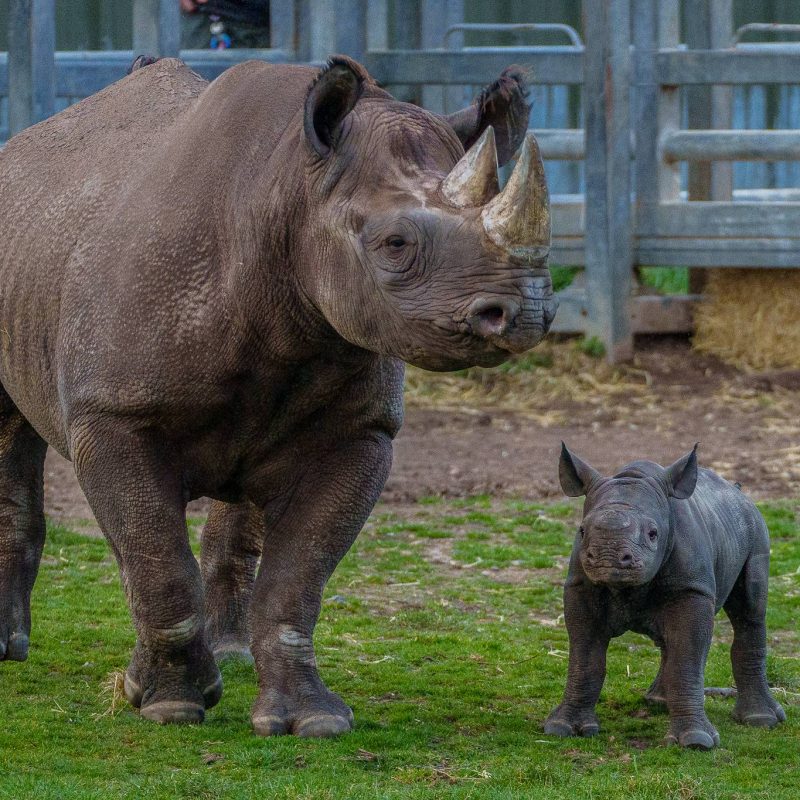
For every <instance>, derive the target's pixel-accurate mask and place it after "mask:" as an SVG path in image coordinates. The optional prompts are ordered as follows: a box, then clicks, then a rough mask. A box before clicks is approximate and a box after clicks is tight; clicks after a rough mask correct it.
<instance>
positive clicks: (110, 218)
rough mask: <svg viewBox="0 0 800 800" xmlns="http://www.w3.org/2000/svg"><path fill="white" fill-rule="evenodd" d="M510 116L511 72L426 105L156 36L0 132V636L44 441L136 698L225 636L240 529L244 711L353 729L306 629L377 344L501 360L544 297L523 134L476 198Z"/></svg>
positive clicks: (542, 211)
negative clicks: (111, 71) (86, 524)
mask: <svg viewBox="0 0 800 800" xmlns="http://www.w3.org/2000/svg"><path fill="white" fill-rule="evenodd" d="M527 116H528V107H527V104H526V101H525V94H524V85H523V80H522V77H521V74H520V72H519V71H518V70H510V71H507V72H506V73H504V75H503V76H502V77H501V78H500V79H499V80H498V81H497V82H496V83H495V84H494V85H493V86H491V87H488V88H487V89H486V90H485V91H484V92H483V93H482V95H481V96H480V98H479V100H478V101H477V102H476V104H474V105H473V106H471V107H470V108H468V109H465V110H464V111H462V112H459V113H458V114H455V115H453V116H452V117H450V118H442V117H438V116H435V115H433V114H430V113H428V112H426V111H423V110H421V109H419V108H416V107H414V106H412V105H408V104H405V103H400V102H397V101H395V100H394V99H393V98H392V97H391V96H390V95H388V94H387V93H386V92H384V91H383V90H381V89H380V88H378V86H377V85H376V84H375V83H374V82H373V81H372V80H371V79H370V77H369V76H368V75H367V73H366V72H365V70H364V69H363V68H362V67H361V66H359V65H358V64H356V63H355V62H353V61H350V60H349V59H347V58H343V57H335V58H333V59H331V61H330V63H329V64H328V66H327V67H326V68H324V69H322V70H321V71H320V70H316V69H311V68H306V67H298V66H270V65H267V64H264V63H258V62H250V63H245V64H242V65H240V66H237V67H234V68H233V69H230V70H229V71H228V72H226V73H225V74H224V75H223V76H222V77H220V78H219V79H218V80H216V81H214V82H213V83H212V84H210V85H209V84H207V83H206V82H205V81H203V80H202V79H201V78H199V77H198V76H197V75H195V74H194V73H193V72H191V70H189V69H188V68H187V67H186V66H185V65H184V64H182V63H181V62H179V61H176V60H170V59H166V60H162V61H159V62H157V63H155V64H153V65H151V66H147V67H144V68H142V69H137V70H135V71H134V72H133V73H132V74H131V75H130V76H129V77H127V78H125V79H124V80H122V81H120V82H119V83H117V84H115V85H113V86H111V87H109V88H108V89H106V90H104V91H102V92H100V93H99V94H97V95H95V96H94V97H91V98H89V99H88V100H86V101H84V102H82V103H79V104H78V105H76V106H73V107H71V108H69V109H67V110H66V111H63V112H62V113H60V114H58V115H56V116H55V117H53V118H51V119H49V120H47V121H46V122H43V123H41V124H39V125H36V126H35V127H33V128H30V129H28V130H26V131H24V132H23V133H21V134H20V135H18V136H17V137H15V138H14V139H12V140H11V141H10V142H9V143H8V145H7V147H6V148H5V150H4V151H3V152H2V154H1V155H0V220H2V240H1V241H0V292H1V294H0V658H3V659H10V660H23V659H24V658H25V657H26V655H27V650H28V637H29V633H30V606H29V602H30V594H31V589H32V586H33V582H34V579H35V576H36V572H37V568H38V563H39V558H40V555H41V550H42V543H43V538H44V519H43V515H42V463H43V460H44V456H45V450H46V448H47V446H48V445H50V446H52V447H54V448H55V449H56V450H58V452H60V453H61V454H62V455H64V456H66V457H67V458H69V459H71V460H72V461H73V463H74V466H75V470H76V472H77V475H78V479H79V480H80V484H81V486H82V487H83V490H84V492H85V493H86V496H87V498H88V500H89V503H90V504H91V506H92V509H93V511H94V513H95V515H96V517H97V520H98V522H99V524H100V526H101V527H102V529H103V531H104V532H105V534H106V536H107V537H108V540H109V542H110V543H111V546H112V548H113V550H114V553H115V555H116V557H117V559H118V561H119V564H120V567H121V571H122V575H123V582H124V586H125V590H126V594H127V597H128V601H129V604H130V607H131V612H132V615H133V620H134V623H135V625H136V630H137V634H138V640H137V644H136V648H135V651H134V653H133V657H132V659H131V662H130V666H129V667H128V670H127V674H126V681H125V689H126V693H127V696H128V698H129V700H130V701H131V702H132V703H133V704H134V705H135V706H138V707H139V708H140V709H141V714H142V716H144V717H147V718H149V719H153V720H157V721H160V722H181V721H189V722H194V721H200V720H202V719H203V716H204V712H205V709H207V708H209V707H211V706H213V705H214V704H215V703H216V702H217V701H218V700H219V698H220V695H221V692H222V682H221V679H220V673H219V671H218V669H217V666H216V663H215V661H214V657H213V656H212V651H211V647H212V646H219V647H224V646H225V641H226V636H227V637H228V642H229V643H230V640H231V637H232V638H233V640H235V639H236V636H237V635H239V634H240V633H241V628H242V626H243V624H244V623H243V621H242V617H243V609H244V606H245V605H246V603H247V601H248V595H249V593H250V589H249V581H248V580H243V581H242V578H243V576H244V578H247V573H248V570H249V569H250V568H251V567H252V564H253V558H254V555H253V554H254V551H255V550H260V549H261V547H262V545H263V558H262V566H261V568H260V570H259V574H258V576H257V578H256V581H255V588H254V590H253V603H252V609H253V610H252V613H251V620H252V652H253V655H254V658H255V663H256V667H257V669H258V674H259V682H260V686H261V693H260V695H259V698H258V700H257V701H256V703H255V707H254V710H253V714H252V720H253V725H254V727H255V730H256V731H257V732H258V733H260V734H275V733H286V732H291V733H295V734H299V735H301V736H324V735H331V734H335V733H339V732H342V731H345V730H347V729H349V728H350V727H351V725H352V714H351V712H350V709H349V708H348V707H347V706H346V705H345V704H344V702H342V700H341V699H340V698H339V697H338V696H337V695H335V694H333V693H332V692H330V691H328V689H327V688H326V687H325V685H324V684H323V683H322V681H321V679H320V678H319V676H318V674H317V669H316V666H315V660H314V651H313V646H312V633H313V629H314V625H315V623H316V620H317V616H318V614H319V609H320V598H321V595H322V590H323V587H324V586H325V583H326V581H327V579H328V577H329V576H330V574H331V572H332V571H333V569H334V567H335V566H336V564H337V563H338V562H339V560H340V559H341V558H342V556H343V555H344V554H345V552H346V551H347V549H348V548H349V547H350V545H351V543H352V542H353V540H354V538H355V536H356V535H357V534H358V532H359V530H360V528H361V527H362V524H363V523H364V520H365V519H366V517H367V516H368V514H369V512H370V510H371V509H372V506H373V504H374V503H375V500H376V499H377V497H378V495H379V494H380V491H381V489H382V487H383V484H384V481H385V479H386V476H387V473H388V472H389V466H390V462H391V453H392V445H391V442H392V438H393V437H394V435H395V434H396V433H397V430H398V428H399V427H400V424H401V421H402V413H403V412H402V383H403V367H402V361H408V362H410V363H412V364H417V365H420V366H422V367H426V368H429V369H437V370H448V369H456V368H461V367H466V366H468V365H471V364H480V365H484V366H485V365H494V364H498V363H500V362H501V361H503V360H504V359H505V358H506V357H507V356H508V355H509V354H510V353H519V352H521V351H523V350H526V349H527V348H530V347H532V346H533V345H535V344H536V343H537V342H538V341H539V340H540V339H541V338H542V336H544V334H545V332H546V331H547V329H548V327H549V324H550V322H551V320H552V317H553V314H554V312H555V301H554V299H553V297H552V288H551V282H550V277H549V274H548V271H547V255H548V247H549V239H550V225H549V209H548V200H547V191H546V187H545V182H544V177H543V173H542V165H541V159H540V157H539V153H538V150H537V148H536V144H535V141H534V140H533V138H532V137H528V138H526V139H525V141H524V144H523V145H522V149H521V154H520V156H519V159H518V162H517V166H516V168H515V171H514V173H513V175H512V178H511V179H510V181H509V184H508V185H507V187H506V188H505V189H504V191H503V192H502V193H500V194H498V184H497V173H496V167H497V161H498V157H499V161H500V162H501V163H502V162H505V161H506V160H508V159H509V158H510V157H511V155H512V154H513V153H514V152H515V151H516V149H517V148H518V146H519V145H520V143H521V142H522V140H523V136H524V130H525V127H526V123H527ZM495 137H496V139H495ZM495 141H496V142H497V145H495ZM465 146H467V147H469V150H468V152H467V153H466V154H464V147H465ZM201 495H203V496H209V497H211V498H214V499H215V500H216V501H218V502H217V503H216V504H215V506H214V508H213V510H212V515H211V523H210V526H209V532H208V536H207V540H208V541H207V545H206V546H207V549H208V559H207V566H206V575H207V586H206V595H207V596H208V598H209V600H208V605H209V610H210V614H209V615H208V616H209V623H208V630H207V629H206V622H205V620H206V614H205V613H204V590H203V581H202V579H201V573H200V570H199V569H198V566H197V563H196V561H195V559H194V557H193V556H192V553H191V550H190V549H189V544H188V539H187V534H186V522H185V507H186V503H187V501H188V500H190V499H191V498H195V497H199V496H201ZM227 504H231V505H227ZM256 528H257V529H258V530H257V536H255V537H254V531H255V529H256ZM256 539H257V540H258V541H257V544H256V543H254V542H255V540H256ZM248 542H249V543H250V545H251V546H250V549H249V550H248V545H247V543H248ZM228 554H230V556H228ZM232 580H233V583H235V584H237V586H238V589H237V587H236V586H234V587H231V586H230V583H231V581H232ZM237 581H238V583H237ZM237 626H238V628H237Z"/></svg>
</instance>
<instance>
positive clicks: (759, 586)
mask: <svg viewBox="0 0 800 800" xmlns="http://www.w3.org/2000/svg"><path fill="white" fill-rule="evenodd" d="M768 580H769V551H766V552H764V553H762V554H755V555H752V556H750V558H749V559H748V561H747V563H746V564H745V565H744V567H743V569H742V572H741V574H740V575H739V578H738V580H737V581H736V584H735V585H734V587H733V591H732V592H731V594H730V595H729V597H728V600H727V602H726V603H725V606H724V607H725V613H726V614H727V615H728V617H729V619H730V621H731V625H733V646H732V647H731V665H732V667H733V678H734V680H735V682H736V688H737V692H738V693H737V698H736V706H735V707H734V710H733V718H734V719H735V720H737V721H738V722H742V723H745V724H747V725H758V726H760V727H764V728H771V727H773V726H774V725H777V724H778V723H779V722H783V721H784V720H785V719H786V714H785V713H784V711H783V709H782V708H781V706H780V704H779V703H778V701H777V700H775V698H774V697H773V696H772V694H771V693H770V691H769V686H768V685H767V671H766V662H767V630H766V624H765V621H764V618H765V615H766V613H767V583H768Z"/></svg>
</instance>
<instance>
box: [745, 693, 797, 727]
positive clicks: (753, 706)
mask: <svg viewBox="0 0 800 800" xmlns="http://www.w3.org/2000/svg"><path fill="white" fill-rule="evenodd" d="M733 718H734V719H735V720H736V721H737V722H741V723H742V724H743V725H753V726H755V727H758V728H774V727H775V726H776V725H777V724H778V723H779V722H785V721H786V712H785V711H784V710H783V708H782V706H781V704H780V703H779V702H778V701H777V700H776V699H775V698H774V697H773V696H772V695H771V694H769V692H767V693H766V694H765V695H756V696H750V697H743V696H742V695H739V697H738V698H737V700H736V705H735V706H734V709H733Z"/></svg>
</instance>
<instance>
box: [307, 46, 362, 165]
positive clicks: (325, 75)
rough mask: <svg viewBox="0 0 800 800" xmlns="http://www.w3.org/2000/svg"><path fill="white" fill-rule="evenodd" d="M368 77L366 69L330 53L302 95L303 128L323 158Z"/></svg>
mask: <svg viewBox="0 0 800 800" xmlns="http://www.w3.org/2000/svg"><path fill="white" fill-rule="evenodd" d="M368 79H369V76H368V75H367V72H366V70H365V69H364V68H363V67H362V66H361V65H360V64H358V63H357V62H355V61H353V60H352V59H350V58H347V56H332V57H331V58H330V60H329V61H328V65H327V66H326V67H325V68H324V69H323V70H322V71H321V72H320V74H319V75H318V76H317V79H316V80H315V81H314V83H313V84H312V85H311V88H310V89H309V90H308V95H307V96H306V104H305V112H304V116H303V130H304V132H305V135H306V139H307V140H308V143H309V144H310V145H311V147H312V148H313V149H314V150H315V151H316V152H317V153H318V154H319V155H320V156H322V157H323V158H324V157H326V156H327V155H328V154H329V153H330V152H331V150H333V149H334V148H335V146H336V142H337V141H338V140H339V136H340V135H341V131H342V122H343V120H344V118H345V117H346V116H347V115H348V114H349V113H350V112H351V111H352V110H353V107H354V106H355V104H356V102H357V101H358V98H359V97H361V93H362V91H363V90H364V83H365V82H366V81H367V80H368Z"/></svg>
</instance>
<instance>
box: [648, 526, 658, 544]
mask: <svg viewBox="0 0 800 800" xmlns="http://www.w3.org/2000/svg"><path fill="white" fill-rule="evenodd" d="M647 535H648V537H649V538H650V541H651V542H654V541H655V540H656V539H658V531H657V530H656V529H655V528H650V530H649V531H648V532H647Z"/></svg>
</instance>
